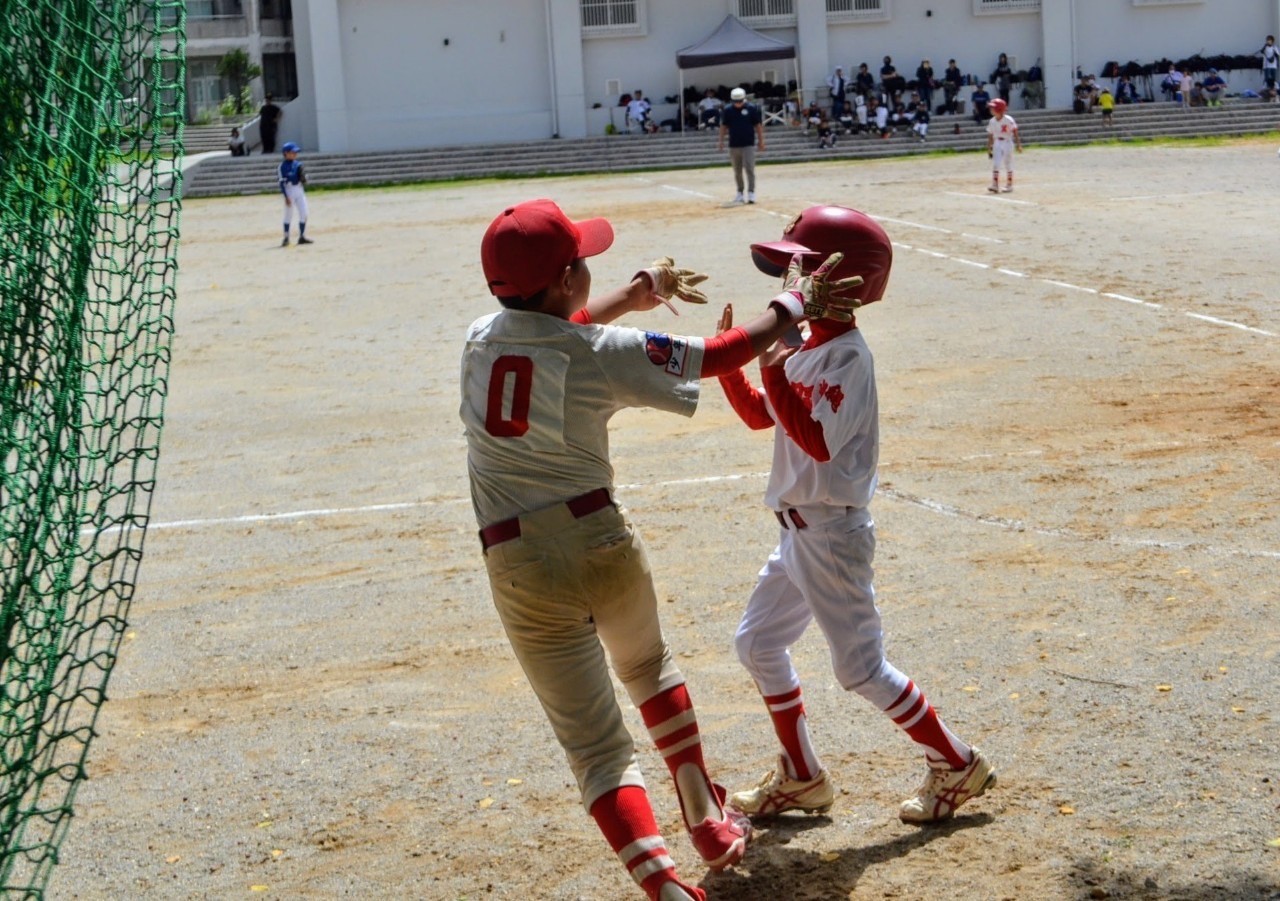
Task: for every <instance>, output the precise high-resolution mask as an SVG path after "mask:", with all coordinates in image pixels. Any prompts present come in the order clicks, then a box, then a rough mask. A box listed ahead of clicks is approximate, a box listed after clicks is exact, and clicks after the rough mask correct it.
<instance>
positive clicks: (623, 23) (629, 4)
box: [581, 0, 645, 38]
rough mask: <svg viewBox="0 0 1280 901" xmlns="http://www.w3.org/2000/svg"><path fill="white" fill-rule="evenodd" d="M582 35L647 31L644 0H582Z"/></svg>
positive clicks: (587, 36)
mask: <svg viewBox="0 0 1280 901" xmlns="http://www.w3.org/2000/svg"><path fill="white" fill-rule="evenodd" d="M581 2H582V36H583V37H584V38H607V37H616V36H618V35H637V34H644V33H645V18H644V0H581Z"/></svg>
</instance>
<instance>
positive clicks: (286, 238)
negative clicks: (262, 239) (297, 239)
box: [280, 235, 289, 247]
mask: <svg viewBox="0 0 1280 901" xmlns="http://www.w3.org/2000/svg"><path fill="white" fill-rule="evenodd" d="M280 246H281V247H288V246H289V236H288V235H285V236H284V240H283V241H281V242H280Z"/></svg>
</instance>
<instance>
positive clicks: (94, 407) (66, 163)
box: [0, 0, 185, 897]
mask: <svg viewBox="0 0 1280 901" xmlns="http://www.w3.org/2000/svg"><path fill="white" fill-rule="evenodd" d="M183 25H184V13H183V2H182V0H170V2H138V0H134V2H122V0H0V462H2V464H3V474H2V476H3V480H2V481H0V511H2V512H0V517H2V519H0V525H2V529H0V590H2V591H3V596H2V597H0V602H2V606H0V853H2V854H3V859H2V860H0V892H3V894H4V897H43V895H44V892H45V886H46V885H47V884H48V880H49V876H50V874H51V872H52V870H53V867H54V865H55V864H56V863H57V859H58V847H59V845H60V844H61V842H62V840H63V838H64V837H65V835H66V831H67V828H68V826H69V824H70V820H71V814H72V804H73V801H74V798H75V793H76V788H77V787H78V785H79V784H80V781H81V780H82V779H83V778H84V776H85V766H84V765H85V759H86V756H87V754H88V750H89V744H90V741H91V740H92V738H93V736H94V730H95V723H96V720H97V716H98V712H99V710H100V708H101V706H102V704H103V702H104V701H105V700H106V686H107V680H108V678H109V676H110V675H111V669H112V666H113V664H114V663H115V660H116V656H117V653H118V651H119V647H120V641H121V638H122V636H123V633H124V628H125V621H126V616H127V614H128V608H129V602H130V601H131V600H132V598H133V592H134V584H135V580H136V577H137V573H138V566H139V563H140V562H141V560H142V545H143V537H144V535H145V532H146V527H147V521H148V518H149V510H150V501H151V493H152V489H153V487H154V484H155V481H154V480H155V470H156V460H157V456H158V453H159V445H160V427H161V423H162V421H163V412H164V398H165V389H166V380H167V377H168V365H169V349H170V343H171V338H172V334H173V304H174V285H175V276H176V272H177V268H176V267H177V260H176V252H177V241H178V213H179V206H180V204H179V201H178V199H177V198H178V196H179V190H180V174H181V173H180V169H179V164H180V161H181V142H182V120H181V116H180V113H181V110H182V104H183V82H184V75H183V71H184V66H183V56H184V53H185V46H184V39H183Z"/></svg>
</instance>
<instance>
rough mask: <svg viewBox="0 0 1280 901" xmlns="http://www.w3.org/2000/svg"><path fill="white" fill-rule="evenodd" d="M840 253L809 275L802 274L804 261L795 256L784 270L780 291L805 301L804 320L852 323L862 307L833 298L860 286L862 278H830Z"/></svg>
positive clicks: (842, 256) (849, 300)
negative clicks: (795, 294) (854, 313)
mask: <svg viewBox="0 0 1280 901" xmlns="http://www.w3.org/2000/svg"><path fill="white" fill-rule="evenodd" d="M843 259H844V254H843V253H833V254H831V256H829V257H827V258H826V260H825V261H823V263H822V265H821V266H819V267H818V268H817V269H815V270H813V272H812V273H810V274H809V275H805V274H804V258H803V257H802V256H801V255H800V254H796V255H795V256H793V257H792V258H791V265H789V266H788V267H787V274H786V276H785V277H784V281H783V284H782V288H783V290H784V291H792V292H795V293H798V294H799V295H800V296H801V297H802V298H803V299H804V300H803V302H804V318H805V319H834V320H835V321H837V322H852V321H853V311H854V310H856V309H857V308H858V307H860V306H862V302H861V301H859V300H856V299H854V298H849V297H836V296H834V295H836V294H838V293H839V292H841V291H846V290H848V289H849V288H856V287H858V285H861V284H862V276H860V275H851V276H849V277H847V278H841V279H836V280H835V281H832V280H831V278H830V273H831V270H833V269H835V268H836V267H837V266H839V265H840V262H841V261H842V260H843Z"/></svg>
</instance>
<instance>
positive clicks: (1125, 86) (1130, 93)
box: [1116, 75, 1138, 103]
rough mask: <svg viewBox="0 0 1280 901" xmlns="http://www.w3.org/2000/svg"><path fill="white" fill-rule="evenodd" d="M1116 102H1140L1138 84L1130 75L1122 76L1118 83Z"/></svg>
mask: <svg viewBox="0 0 1280 901" xmlns="http://www.w3.org/2000/svg"><path fill="white" fill-rule="evenodd" d="M1116 102H1117V103H1137V102H1138V86H1137V85H1135V84H1134V83H1133V79H1131V78H1130V77H1129V76H1128V75H1121V76H1120V83H1119V84H1117V85H1116Z"/></svg>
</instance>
